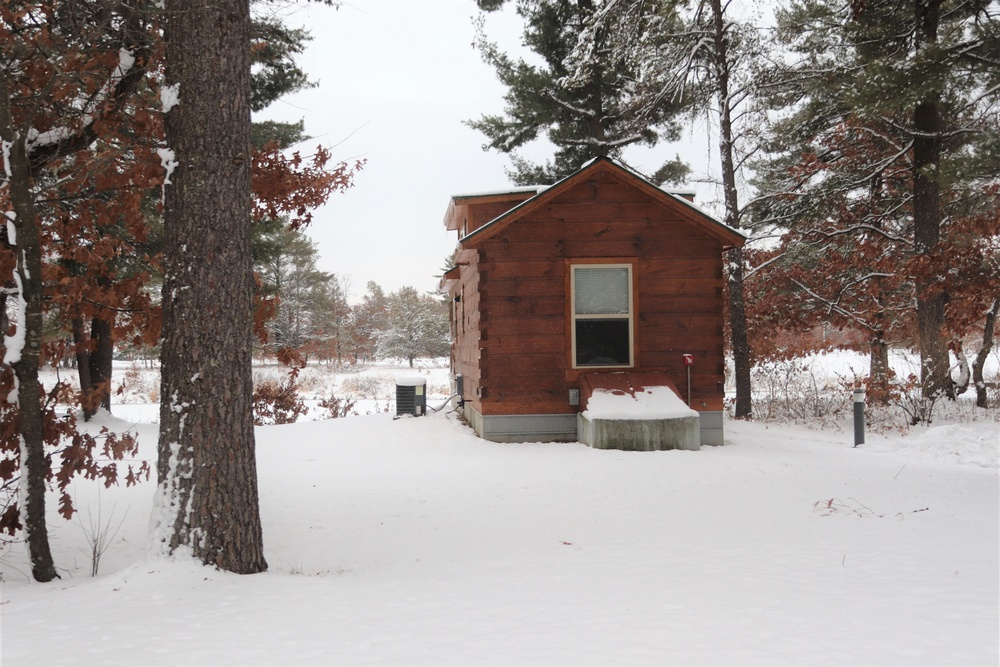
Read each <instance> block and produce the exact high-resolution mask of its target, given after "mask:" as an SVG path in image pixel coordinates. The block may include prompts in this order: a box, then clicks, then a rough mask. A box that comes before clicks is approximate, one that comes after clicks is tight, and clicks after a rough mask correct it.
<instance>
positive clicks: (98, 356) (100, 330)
mask: <svg viewBox="0 0 1000 667" xmlns="http://www.w3.org/2000/svg"><path fill="white" fill-rule="evenodd" d="M110 317H112V318H114V315H111V316H110ZM113 330H114V320H113V319H112V320H106V319H102V318H99V317H95V318H94V319H93V320H92V321H91V323H90V339H91V340H92V341H95V343H96V346H95V347H94V349H93V350H91V351H90V354H89V355H88V360H87V361H88V363H89V364H90V380H91V382H92V383H93V387H94V389H95V390H97V391H99V392H100V396H99V397H95V398H96V399H98V400H99V407H102V408H104V409H105V410H107V411H108V412H111V373H112V368H113V364H114V356H115V343H114V339H113V338H112V335H113V334H112V331H113Z"/></svg>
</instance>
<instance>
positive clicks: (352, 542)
mask: <svg viewBox="0 0 1000 667" xmlns="http://www.w3.org/2000/svg"><path fill="white" fill-rule="evenodd" d="M386 372H388V371H386ZM422 372H423V373H425V374H426V376H427V377H428V386H429V387H433V386H435V385H436V384H441V385H442V387H443V380H442V378H446V372H445V373H444V374H442V372H441V371H440V370H437V369H425V370H424V371H422ZM398 373H399V374H401V375H403V374H405V375H414V374H415V373H414V372H408V371H407V370H406V369H401V370H399V371H398ZM440 391H442V392H443V391H446V389H441V390H440ZM379 400H381V399H375V401H376V403H375V404H376V405H377V404H378V401H379ZM430 402H432V403H433V402H434V401H430ZM116 412H126V410H118V409H117V408H116ZM372 412H373V414H369V415H364V411H362V413H361V414H362V416H358V417H348V418H344V419H337V420H331V421H314V422H303V423H299V424H292V425H287V426H270V427H262V428H259V429H258V431H257V443H258V459H259V469H260V489H261V513H262V518H263V521H264V538H265V542H266V544H265V550H266V554H267V558H268V561H269V564H270V571H269V572H268V573H266V574H262V575H254V576H238V575H231V574H227V573H221V572H216V571H213V570H209V569H206V568H202V567H199V566H196V565H195V564H193V563H191V562H189V561H185V560H174V561H167V560H160V559H150V558H148V557H147V556H146V532H147V527H148V526H147V524H148V517H149V511H150V504H151V499H152V493H153V486H152V482H150V483H147V484H144V485H140V486H139V487H133V488H127V489H126V488H119V487H114V488H111V489H101V488H98V485H96V484H93V483H90V482H85V481H82V480H81V481H77V482H76V486H75V489H74V491H75V496H76V498H77V502H78V507H79V508H80V514H79V515H78V517H77V518H76V519H75V520H74V521H72V522H66V521H64V520H62V519H61V518H59V517H58V516H57V515H56V514H55V513H54V508H53V514H52V519H51V524H50V530H51V531H52V532H51V535H52V545H53V550H54V554H55V558H56V561H57V565H58V566H59V567H60V568H61V573H62V579H61V580H59V581H57V582H55V583H51V584H44V585H43V584H37V583H32V582H31V581H30V580H29V576H28V570H29V568H28V564H27V559H26V556H25V554H24V550H23V546H22V545H12V546H9V547H7V549H6V550H5V552H4V553H3V554H2V556H0V575H2V582H3V583H2V601H0V621H2V644H0V650H2V655H0V659H2V664H3V665H4V666H8V665H23V664H33V665H62V664H72V665H105V664H120V665H135V664H143V665H180V664H193V665H372V664H379V665H412V664H420V665H513V664H516V665H588V664H594V665H605V664H616V665H668V664H678V665H828V664H831V665H832V664H838V665H860V664H864V665H996V664H998V660H1000V655H998V644H1000V636H998V624H1000V618H998V606H1000V602H998V586H1000V583H998V562H997V561H998V550H1000V537H998V525H1000V517H998V511H1000V510H998V507H1000V490H998V475H997V473H998V469H997V452H998V448H1000V426H998V424H997V422H996V421H995V419H979V420H976V421H965V422H962V423H957V422H952V423H949V422H947V421H942V422H941V423H940V424H938V423H936V424H935V425H934V426H932V427H930V428H917V429H912V430H910V431H909V432H908V433H907V434H906V435H903V434H901V433H899V432H891V431H890V432H888V433H886V434H877V433H872V434H869V435H868V442H867V443H866V444H865V445H864V446H863V447H860V448H857V449H855V448H852V446H851V445H852V443H853V440H852V436H851V431H850V428H849V425H848V426H847V427H846V428H841V429H839V430H838V429H836V428H834V429H824V430H819V429H816V430H810V429H808V428H806V427H804V426H798V425H776V424H760V423H742V422H727V424H726V429H727V431H726V442H727V444H726V446H724V447H715V448H705V449H702V450H701V451H699V452H683V451H674V452H634V453H632V452H618V451H601V450H594V449H590V448H588V447H586V446H584V445H581V444H578V443H566V444H538V443H526V444H494V443H489V442H485V441H482V440H479V439H477V438H476V437H475V436H474V435H473V434H472V433H471V432H470V431H469V430H468V429H467V428H466V427H464V426H463V425H462V424H461V423H460V422H459V421H458V420H457V419H456V418H455V417H454V415H453V414H448V413H443V412H442V413H438V414H432V415H430V416H428V417H424V418H404V419H398V420H394V419H392V417H391V415H387V414H383V413H379V412H377V411H372ZM134 421H137V420H135V419H134V418H132V417H130V421H124V420H122V419H120V418H112V417H108V416H105V417H103V423H106V424H108V425H110V426H112V427H113V428H125V427H128V426H130V425H131V424H132V423H133V422H134ZM134 429H135V430H136V431H137V432H138V433H139V436H140V442H141V447H142V455H143V456H146V457H150V458H154V452H155V446H156V426H155V425H152V424H144V423H139V424H137V425H135V426H134ZM53 505H54V503H50V507H51V506H53ZM91 525H95V526H96V528H94V529H92V528H90V527H89V526H91ZM104 526H108V527H110V528H111V529H112V530H114V529H116V528H119V526H120V529H119V530H118V532H117V534H116V535H115V537H114V539H113V540H111V541H110V544H109V546H108V549H107V551H106V552H105V553H104V555H103V558H102V559H101V562H100V572H99V575H98V576H97V577H95V578H91V577H90V576H89V575H90V569H91V555H90V549H89V548H88V546H87V540H88V535H90V536H92V535H93V534H94V533H95V532H96V531H98V530H100V529H101V528H103V527H104Z"/></svg>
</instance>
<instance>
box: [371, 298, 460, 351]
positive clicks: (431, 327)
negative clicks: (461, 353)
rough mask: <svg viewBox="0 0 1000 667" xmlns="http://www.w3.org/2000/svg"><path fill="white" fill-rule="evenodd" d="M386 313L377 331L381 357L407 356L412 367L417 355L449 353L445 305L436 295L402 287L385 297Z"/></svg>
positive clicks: (446, 309)
mask: <svg viewBox="0 0 1000 667" xmlns="http://www.w3.org/2000/svg"><path fill="white" fill-rule="evenodd" d="M386 305H387V316H386V321H385V325H384V329H383V330H382V332H381V334H380V335H379V348H378V349H379V354H380V355H381V356H382V357H398V358H401V359H406V360H407V362H409V364H410V368H413V361H414V359H416V358H417V357H437V356H442V355H445V354H447V353H448V349H449V339H448V336H449V324H448V308H447V306H446V305H445V304H442V303H441V301H440V300H439V299H435V298H434V297H432V296H429V295H426V294H420V293H419V292H417V290H415V289H414V288H412V287H401V288H400V289H398V290H396V291H395V292H393V293H391V294H389V296H388V297H387V298H386Z"/></svg>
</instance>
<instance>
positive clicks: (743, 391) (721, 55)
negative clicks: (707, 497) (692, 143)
mask: <svg viewBox="0 0 1000 667" xmlns="http://www.w3.org/2000/svg"><path fill="white" fill-rule="evenodd" d="M711 7H712V39H713V56H714V63H713V66H714V69H715V85H716V97H717V99H718V103H719V156H720V159H721V162H722V194H723V200H724V202H725V209H726V214H725V222H726V224H727V225H728V226H730V227H732V228H733V229H739V227H740V206H739V193H738V191H737V189H736V166H735V160H734V158H733V148H734V146H733V141H734V139H733V108H732V107H733V100H732V96H731V94H730V90H729V74H730V72H729V70H730V64H729V49H728V43H729V41H728V35H727V30H726V17H725V10H724V9H723V7H722V2H721V0H711ZM744 268H745V264H744V260H743V249H742V248H733V249H732V250H730V251H729V267H728V271H727V275H728V281H729V330H730V341H731V343H732V346H733V366H734V375H735V380H736V405H735V407H734V410H733V416H734V417H736V418H737V419H750V418H751V417H752V416H753V400H752V397H751V383H750V370H751V369H750V340H749V337H748V336H747V318H746V306H745V302H744V298H743V274H744Z"/></svg>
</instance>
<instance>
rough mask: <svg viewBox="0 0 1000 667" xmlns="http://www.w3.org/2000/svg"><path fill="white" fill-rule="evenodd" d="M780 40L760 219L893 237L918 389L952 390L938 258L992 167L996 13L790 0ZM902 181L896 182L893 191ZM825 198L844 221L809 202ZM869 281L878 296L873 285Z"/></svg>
mask: <svg viewBox="0 0 1000 667" xmlns="http://www.w3.org/2000/svg"><path fill="white" fill-rule="evenodd" d="M778 37H779V38H780V40H781V42H782V43H784V44H785V45H786V46H787V47H788V48H789V49H791V50H792V52H793V53H794V54H795V58H794V62H793V64H792V65H791V66H790V67H775V68H774V72H773V74H774V75H775V76H774V79H773V80H772V82H771V84H770V85H771V88H772V90H774V91H775V94H774V96H773V97H772V102H773V103H774V104H775V105H777V106H779V107H782V108H784V109H785V114H784V116H783V117H782V118H781V120H780V122H779V123H777V124H776V125H775V126H774V128H773V130H772V132H773V138H772V146H771V150H772V158H771V160H770V161H769V162H768V163H766V164H761V165H760V171H761V173H762V177H763V179H764V180H766V181H767V182H768V190H770V191H773V192H776V193H777V194H776V195H775V196H773V197H771V198H769V200H768V201H767V202H766V203H765V205H764V206H762V207H761V209H760V216H761V217H763V218H766V219H770V220H775V221H787V223H790V224H793V225H795V226H797V227H799V228H800V230H807V229H809V228H812V229H814V230H816V234H818V235H820V236H822V237H824V238H832V236H833V235H840V236H852V237H854V238H856V239H866V238H869V237H881V238H884V239H886V240H890V241H892V242H893V243H897V242H898V243H902V245H903V246H904V247H905V255H906V259H907V260H908V261H907V262H906V263H905V264H904V265H903V266H901V267H900V268H899V270H900V271H901V272H903V274H904V275H905V276H906V277H907V278H908V279H909V280H910V281H911V283H912V286H913V300H914V302H915V304H916V310H915V319H916V328H917V336H916V338H917V340H918V344H919V351H920V357H921V371H922V374H921V382H922V391H923V394H924V396H925V397H927V398H934V397H937V396H940V395H942V394H945V393H948V394H952V393H953V391H954V387H953V385H952V381H951V377H950V372H949V362H948V350H947V347H946V345H945V341H944V336H945V330H946V326H947V323H946V304H947V303H948V301H949V295H948V293H947V289H946V283H945V281H944V280H943V277H944V275H945V274H946V272H947V266H946V262H944V261H942V260H943V259H944V258H943V254H942V253H943V251H944V249H945V248H947V247H948V246H949V245H951V242H952V241H953V240H954V239H950V238H949V235H950V234H951V233H952V231H953V230H952V229H951V227H952V225H951V224H950V221H952V220H955V219H957V217H956V216H957V215H966V214H974V211H975V210H976V208H977V206H979V204H978V203H977V202H978V201H981V200H982V199H983V197H982V194H983V193H984V192H985V191H986V190H987V186H988V185H989V184H990V183H995V182H996V174H997V173H998V171H1000V170H998V168H997V161H996V157H995V156H996V152H995V151H994V150H992V149H991V146H993V147H995V146H996V145H997V144H998V130H997V128H998V116H997V111H998V106H997V103H998V99H1000V95H998V89H997V69H998V64H1000V59H998V56H997V54H998V53H1000V47H998V44H1000V29H998V21H997V14H996V6H995V4H984V3H973V2H965V1H964V0H958V1H943V0H915V2H913V3H911V4H899V3H895V2H888V1H876V2H868V3H863V4H857V3H846V2H840V1H835V0H811V1H809V2H794V3H792V4H791V5H790V6H789V7H788V8H787V9H784V10H782V11H779V13H778ZM859 147H868V148H869V149H870V150H869V151H868V152H867V153H859V151H858V148H859ZM901 178H902V179H904V180H905V181H906V186H905V187H901V188H900V187H893V185H892V184H894V183H898V182H899V180H900V179H901ZM835 198H839V199H840V201H842V202H844V206H846V207H848V208H849V209H851V210H852V211H853V213H852V214H851V215H841V214H840V212H839V211H838V210H837V209H830V208H828V207H823V206H821V205H820V204H821V202H827V203H829V202H831V201H832V199H835ZM986 205H988V203H987V204H986ZM955 231H957V227H956V229H955ZM869 274H870V275H869V278H870V279H871V281H872V282H873V284H874V287H873V289H874V290H875V292H877V291H878V286H877V282H878V280H880V279H881V278H880V276H878V275H876V274H872V273H871V272H869ZM876 342H878V341H876ZM879 344H880V343H879ZM873 351H874V348H873ZM873 354H874V352H873ZM873 358H874V357H873Z"/></svg>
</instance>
